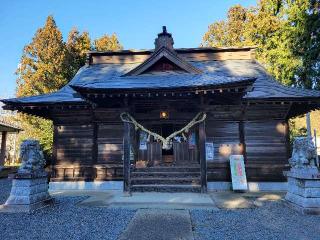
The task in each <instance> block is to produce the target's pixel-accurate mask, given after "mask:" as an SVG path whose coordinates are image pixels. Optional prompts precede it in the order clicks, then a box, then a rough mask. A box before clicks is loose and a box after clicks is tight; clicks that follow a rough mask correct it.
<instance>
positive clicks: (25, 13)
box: [0, 0, 256, 98]
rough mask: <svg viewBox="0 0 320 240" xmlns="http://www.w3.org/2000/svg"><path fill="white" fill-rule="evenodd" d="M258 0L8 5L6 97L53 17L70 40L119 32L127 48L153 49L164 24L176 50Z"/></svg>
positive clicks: (2, 41)
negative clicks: (26, 52)
mask: <svg viewBox="0 0 320 240" xmlns="http://www.w3.org/2000/svg"><path fill="white" fill-rule="evenodd" d="M235 4H241V5H243V6H252V5H255V4H256V0H246V1H245V0H198V1H193V0H148V1H147V0H136V1H129V0H126V1H125V0H109V1H98V0H94V1H90V0H77V1H76V0H64V1H62V0H55V1H54V0H28V1H23V0H4V1H3V2H2V3H1V8H0V53H1V58H0V98H7V97H13V96H14V94H15V88H16V76H15V74H14V72H15V70H16V68H17V65H18V63H19V60H20V57H21V54H22V49H23V47H24V45H26V44H28V43H29V42H31V40H32V37H33V35H34V34H35V32H36V30H37V29H38V28H39V27H42V26H43V25H44V23H45V19H46V17H47V16H48V15H50V14H52V15H53V16H54V18H55V20H56V23H57V25H58V27H59V29H60V30H61V31H62V33H63V36H64V39H66V37H67V35H68V32H69V31H70V29H71V28H72V27H77V28H78V29H79V30H80V31H88V32H89V33H90V36H91V38H92V39H94V38H96V37H99V36H101V35H103V34H105V33H107V34H111V33H114V32H115V33H116V34H117V35H118V37H119V39H120V42H121V44H122V45H123V46H124V48H125V49H149V48H153V43H154V38H155V37H156V34H157V33H159V32H160V31H161V27H162V26H163V25H166V26H167V29H168V32H170V33H172V34H173V38H174V41H175V45H174V46H175V47H179V48H180V47H198V46H199V44H200V43H201V39H202V36H203V34H204V33H205V32H206V30H207V28H208V25H209V24H210V23H212V22H214V21H217V20H222V19H225V18H226V13H227V10H228V9H229V7H230V6H232V5H235Z"/></svg>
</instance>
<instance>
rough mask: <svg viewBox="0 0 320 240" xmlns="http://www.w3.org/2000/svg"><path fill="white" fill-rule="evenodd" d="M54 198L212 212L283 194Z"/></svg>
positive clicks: (260, 202) (98, 194) (276, 198)
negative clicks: (84, 198)
mask: <svg viewBox="0 0 320 240" xmlns="http://www.w3.org/2000/svg"><path fill="white" fill-rule="evenodd" d="M51 195H52V196H53V197H54V196H55V195H56V196H59V195H62V196H88V198H87V199H86V200H84V201H82V202H81V203H79V205H80V206H84V207H109V208H131V209H146V208H148V209H153V208H156V209H189V210H190V209H193V210H197V209H198V210H214V211H217V210H219V209H242V208H256V207H260V206H262V205H263V203H264V202H265V201H279V200H281V199H282V198H283V196H284V193H283V192H272V193H267V192H259V193H234V192H231V191H225V192H209V193H207V194H200V193H157V192H146V193H132V195H130V196H128V195H125V194H124V193H123V192H122V191H98V192H97V191H54V192H51Z"/></svg>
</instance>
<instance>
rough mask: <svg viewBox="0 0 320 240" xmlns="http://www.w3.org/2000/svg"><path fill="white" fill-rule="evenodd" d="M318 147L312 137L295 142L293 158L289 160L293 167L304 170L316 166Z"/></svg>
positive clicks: (295, 140)
mask: <svg viewBox="0 0 320 240" xmlns="http://www.w3.org/2000/svg"><path fill="white" fill-rule="evenodd" d="M315 158H316V147H315V146H314V144H313V142H312V139H311V137H297V138H295V139H294V142H293V151H292V157H291V158H290V159H289V163H290V165H291V167H296V168H303V167H313V166H315V162H314V160H315Z"/></svg>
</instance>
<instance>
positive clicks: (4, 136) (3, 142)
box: [0, 132, 7, 167]
mask: <svg viewBox="0 0 320 240" xmlns="http://www.w3.org/2000/svg"><path fill="white" fill-rule="evenodd" d="M6 148H7V132H2V138H1V153H0V167H3V166H4V160H5V157H6Z"/></svg>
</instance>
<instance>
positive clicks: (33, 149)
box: [0, 140, 52, 212]
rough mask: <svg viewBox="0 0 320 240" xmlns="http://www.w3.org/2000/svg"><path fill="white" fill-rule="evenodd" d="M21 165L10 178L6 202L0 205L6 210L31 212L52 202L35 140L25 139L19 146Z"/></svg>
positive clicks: (40, 152)
mask: <svg viewBox="0 0 320 240" xmlns="http://www.w3.org/2000/svg"><path fill="white" fill-rule="evenodd" d="M20 159H21V161H22V162H21V166H20V168H19V170H18V173H17V174H15V175H14V177H13V180H12V188H11V193H10V196H9V198H8V199H7V201H6V203H5V204H4V205H2V206H0V210H1V211H6V212H31V211H34V210H36V209H38V208H42V207H45V206H47V205H48V204H50V203H51V202H52V198H51V196H50V195H49V192H48V175H47V173H46V172H45V170H44V166H45V159H44V157H43V153H42V151H41V150H40V145H39V142H38V141H36V140H25V141H23V142H22V143H21V146H20Z"/></svg>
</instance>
